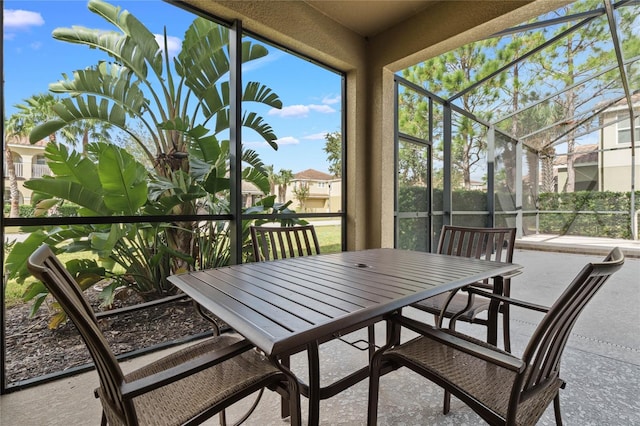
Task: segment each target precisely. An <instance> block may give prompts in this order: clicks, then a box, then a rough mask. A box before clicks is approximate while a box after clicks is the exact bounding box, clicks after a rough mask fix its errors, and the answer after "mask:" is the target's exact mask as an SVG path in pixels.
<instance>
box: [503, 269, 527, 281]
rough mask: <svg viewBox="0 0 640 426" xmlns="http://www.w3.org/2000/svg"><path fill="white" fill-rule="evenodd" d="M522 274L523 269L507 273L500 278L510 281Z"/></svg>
mask: <svg viewBox="0 0 640 426" xmlns="http://www.w3.org/2000/svg"><path fill="white" fill-rule="evenodd" d="M521 273H522V269H514V270H513V271H510V272H506V273H504V274H502V275H500V276H501V277H502V279H503V280H510V279H511V278H513V277H516V276H518V275H520V274H521Z"/></svg>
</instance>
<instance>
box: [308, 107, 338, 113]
mask: <svg viewBox="0 0 640 426" xmlns="http://www.w3.org/2000/svg"><path fill="white" fill-rule="evenodd" d="M309 109H310V110H312V111H315V112H320V113H322V114H331V113H332V112H336V110H335V109H333V108H331V107H330V106H329V105H309Z"/></svg>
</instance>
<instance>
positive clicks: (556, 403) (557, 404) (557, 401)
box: [553, 392, 562, 426]
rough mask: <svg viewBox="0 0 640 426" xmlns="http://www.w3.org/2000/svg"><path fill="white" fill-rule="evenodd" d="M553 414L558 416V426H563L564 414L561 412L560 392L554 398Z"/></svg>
mask: <svg viewBox="0 0 640 426" xmlns="http://www.w3.org/2000/svg"><path fill="white" fill-rule="evenodd" d="M553 413H554V414H555V416H556V425H558V426H562V413H561V412H560V392H558V393H557V394H556V397H555V398H553Z"/></svg>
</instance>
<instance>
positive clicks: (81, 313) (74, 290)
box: [27, 244, 135, 423]
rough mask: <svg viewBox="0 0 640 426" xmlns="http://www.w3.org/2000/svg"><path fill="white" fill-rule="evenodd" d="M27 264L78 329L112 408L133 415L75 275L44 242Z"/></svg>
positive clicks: (115, 365) (121, 379) (125, 416)
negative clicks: (125, 400)
mask: <svg viewBox="0 0 640 426" xmlns="http://www.w3.org/2000/svg"><path fill="white" fill-rule="evenodd" d="M27 267H28V269H29V271H30V272H31V273H32V274H33V275H34V276H35V277H36V278H38V279H39V280H40V281H42V283H43V284H44V285H45V286H46V287H47V289H49V292H50V293H51V295H52V296H53V297H55V298H56V300H57V301H58V303H59V304H60V306H61V307H62V309H63V310H64V312H65V313H66V314H67V317H68V318H69V319H71V321H72V322H73V324H74V325H75V326H76V328H77V329H78V332H79V333H80V336H81V337H82V340H84V342H85V344H86V345H87V348H88V349H89V352H90V354H91V358H92V359H93V362H94V363H95V366H96V370H97V371H98V375H99V376H100V386H101V388H102V391H103V392H104V396H105V397H107V398H108V399H109V402H110V403H111V405H112V408H113V409H114V411H116V412H117V413H118V414H119V415H120V416H121V417H122V418H123V419H133V418H135V412H134V408H133V405H132V404H131V403H126V402H123V399H122V394H121V392H120V386H121V385H122V383H123V382H124V376H123V373H122V370H121V369H120V366H119V364H118V361H117V360H116V357H115V355H114V354H113V352H112V351H111V348H110V347H109V344H108V343H107V341H106V339H105V337H104V335H103V334H102V331H100V328H99V327H98V323H97V320H96V316H95V314H94V313H93V309H92V308H91V305H90V304H89V303H88V302H87V300H86V299H85V298H84V295H83V294H82V290H81V289H80V286H78V284H77V283H76V281H75V279H74V278H73V277H72V276H71V274H69V272H68V271H67V270H66V268H65V267H64V266H63V265H62V263H60V261H59V260H58V258H57V257H56V255H55V254H54V253H53V251H52V250H51V248H50V247H49V246H48V245H46V244H44V245H42V246H40V247H39V248H38V249H37V250H36V251H34V252H33V254H32V255H31V256H30V257H29V260H28V262H27ZM130 422H131V421H129V422H128V423H130ZM133 422H135V420H133Z"/></svg>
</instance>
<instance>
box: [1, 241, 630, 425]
mask: <svg viewBox="0 0 640 426" xmlns="http://www.w3.org/2000/svg"><path fill="white" fill-rule="evenodd" d="M527 239H529V240H531V239H532V238H525V239H524V240H523V241H522V242H523V243H526V242H527ZM539 239H543V238H542V237H539ZM534 242H535V241H534ZM556 242H558V241H556ZM563 243H566V244H567V245H568V246H571V245H572V244H573V243H575V241H569V240H566V239H565V240H564V241H563ZM592 243H593V244H592V245H596V244H595V243H596V242H595V241H593V242H592ZM603 243H606V241H605V242H603ZM532 244H533V243H532ZM634 244H635V242H630V243H629V244H627V246H628V247H627V249H628V250H632V252H630V253H631V256H629V255H628V256H627V260H626V263H625V265H624V267H623V268H622V270H620V271H619V272H618V273H617V274H616V275H614V276H613V277H612V278H611V280H610V281H609V282H608V283H607V284H606V285H605V286H604V288H603V289H602V290H601V292H600V293H599V294H598V295H597V296H596V297H595V298H594V300H593V301H592V302H591V304H590V305H589V306H587V308H586V309H585V311H584V314H583V315H582V317H581V318H580V319H579V320H578V323H577V325H576V327H575V329H574V330H573V333H572V336H571V339H570V341H569V343H568V346H567V349H566V350H565V353H564V358H563V361H562V369H563V372H562V377H563V378H564V379H565V380H566V381H567V387H566V389H565V390H563V391H561V401H562V409H563V419H564V421H565V424H567V425H587V424H592V425H603V424H607V425H629V424H640V411H639V410H638V406H637V389H638V387H640V332H639V331H640V330H639V325H638V324H640V310H638V306H639V305H640V287H639V286H638V276H639V275H640V259H638V258H637V257H638V256H637V252H634V251H633V250H634V247H637V246H634ZM525 246H526V244H525ZM517 247H518V246H517ZM520 247H522V246H520ZM560 248H562V247H560ZM556 250H558V247H557V246H556ZM633 253H635V254H636V256H635V257H632V256H633ZM598 260H601V256H600V255H596V254H576V253H557V252H555V253H551V252H545V251H533V250H523V249H521V248H517V249H516V251H515V253H514V262H515V263H518V264H520V265H522V266H524V271H523V273H522V274H521V275H519V276H518V277H516V278H514V279H513V280H512V294H513V296H514V297H517V298H521V299H526V300H530V301H533V302H536V303H540V304H545V305H548V304H550V303H551V302H552V301H553V300H555V298H556V297H557V296H558V295H559V294H560V292H561V291H562V290H563V289H564V287H565V286H566V285H567V284H568V283H569V282H570V280H571V279H572V278H573V277H574V276H575V274H576V273H577V272H578V271H579V270H580V269H581V268H582V266H583V265H584V264H585V263H587V262H590V261H598ZM405 313H407V314H409V315H410V316H415V317H417V318H421V316H423V315H424V313H422V312H418V311H413V310H411V311H409V309H407V310H406V311H405ZM539 318H540V316H539V315H538V314H535V313H530V312H526V311H524V310H521V309H517V308H514V310H513V313H512V345H513V347H514V352H515V353H520V352H521V351H522V350H523V345H524V344H525V343H526V341H527V339H528V338H529V336H530V334H531V333H532V332H533V329H534V327H535V325H536V324H537V321H538V319H539ZM425 320H426V321H429V322H430V321H431V319H430V318H425ZM459 329H460V330H461V331H465V332H468V333H470V334H474V335H475V334H478V333H480V334H482V333H483V330H484V329H483V328H482V327H474V326H470V325H468V324H465V323H461V324H460V325H459ZM383 330H384V328H383V326H382V325H381V324H380V325H379V326H378V330H377V331H378V333H379V336H380V337H378V339H379V341H381V340H382V339H383ZM479 337H482V336H481V335H480V336H479ZM354 340H355V339H354ZM169 350H174V349H169ZM155 356H157V354H154V355H148V356H146V357H144V358H141V359H140V358H139V359H135V360H132V361H128V362H126V363H124V366H125V368H127V369H133V368H135V367H136V366H137V365H139V364H142V363H145V362H147V361H148V358H149V357H155ZM320 356H321V371H322V372H323V383H328V382H331V381H333V380H335V379H336V378H338V377H340V376H341V375H342V374H344V373H348V372H350V371H351V370H353V369H356V368H358V367H360V366H362V364H363V363H365V362H366V353H365V352H359V351H357V350H355V349H353V348H350V347H349V346H347V345H345V344H344V343H341V342H339V341H334V342H331V343H329V344H326V345H324V346H322V347H321V354H320ZM305 362H306V358H305V357H304V356H297V357H295V358H294V359H293V366H294V369H295V371H299V372H300V373H301V376H303V372H304V371H305V370H306V366H305ZM96 385H97V376H96V374H95V372H89V373H84V374H81V375H78V376H75V377H72V378H65V379H61V380H58V381H55V382H52V383H48V384H44V385H41V386H37V387H34V388H30V389H26V390H23V391H19V392H15V393H11V394H8V395H3V396H2V397H1V398H0V424H3V425H17V424H22V425H36V424H37V425H44V424H46V425H72V424H73V425H76V424H78V425H79V424H83V425H84V424H98V423H99V419H100V403H99V402H98V400H96V399H94V398H93V389H94V387H95V386H96ZM367 390H368V384H367V382H366V381H364V382H361V383H359V384H358V385H356V386H354V387H352V388H350V389H348V390H347V391H345V392H344V393H342V394H339V395H338V396H336V397H334V398H331V399H329V400H326V401H323V402H322V404H321V414H320V415H321V417H320V419H321V424H326V425H336V424H365V423H366V405H367ZM302 402H303V418H304V416H306V412H305V408H306V407H305V405H306V400H305V399H304V398H303V400H302ZM250 403H251V402H250V401H247V402H246V403H245V402H241V403H240V404H237V405H236V406H234V407H233V408H232V410H230V411H229V414H230V417H229V418H230V419H233V418H234V417H235V418H237V416H238V415H239V413H240V412H241V411H242V410H241V408H242V407H246V406H248V405H249V404H250ZM441 403H442V392H441V390H440V388H438V387H437V386H435V385H433V384H431V383H430V382H427V381H425V380H423V379H420V378H419V377H417V375H415V374H412V373H411V372H409V371H407V370H399V371H396V372H394V373H391V374H390V375H388V376H385V377H383V378H382V381H381V394H380V417H379V424H384V425H391V424H406V425H424V424H438V425H458V424H480V423H482V421H481V420H480V418H479V417H477V416H476V415H475V414H474V413H473V412H471V410H469V409H468V408H466V407H465V406H464V405H463V404H462V403H460V402H459V401H457V400H455V399H454V400H453V402H452V410H451V413H450V414H448V415H447V416H444V415H442V414H441ZM217 422H218V420H217V418H214V419H212V420H210V421H209V422H207V424H217ZM288 423H289V422H288V420H280V418H279V399H278V396H277V394H274V393H270V392H269V393H267V394H265V399H264V400H263V401H262V402H261V403H260V405H259V407H258V410H257V412H256V413H254V414H253V415H252V416H251V417H250V419H249V420H248V421H247V423H246V424H248V425H281V424H288ZM539 424H542V425H547V424H555V421H554V418H553V412H552V408H549V409H548V410H547V412H546V413H545V415H544V416H543V418H542V419H541V420H540V422H539Z"/></svg>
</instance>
